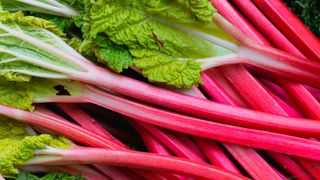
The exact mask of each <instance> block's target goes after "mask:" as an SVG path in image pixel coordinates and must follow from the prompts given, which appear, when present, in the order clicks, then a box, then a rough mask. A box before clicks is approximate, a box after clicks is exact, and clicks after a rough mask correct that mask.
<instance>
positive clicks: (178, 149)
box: [139, 123, 205, 162]
mask: <svg viewBox="0 0 320 180" xmlns="http://www.w3.org/2000/svg"><path fill="white" fill-rule="evenodd" d="M139 124H140V126H142V127H143V128H144V129H145V130H147V131H148V132H149V133H150V134H152V135H153V136H154V137H156V138H157V139H158V140H159V141H160V142H162V143H163V144H165V145H166V147H167V148H168V149H170V150H171V151H172V152H173V153H175V154H176V155H177V156H178V157H182V158H186V159H190V160H193V161H197V162H205V160H204V159H202V157H201V156H199V155H198V154H197V153H194V152H193V151H192V150H191V149H190V148H189V147H187V146H186V145H185V144H184V143H183V142H182V141H180V140H179V139H178V138H176V137H175V136H173V135H172V134H170V133H169V132H166V131H165V130H162V129H159V128H157V127H154V126H151V125H149V124H145V123H139Z"/></svg>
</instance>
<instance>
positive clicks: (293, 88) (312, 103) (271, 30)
mask: <svg viewBox="0 0 320 180" xmlns="http://www.w3.org/2000/svg"><path fill="white" fill-rule="evenodd" d="M234 2H235V3H236V5H237V6H238V7H240V9H241V10H242V11H243V12H244V14H246V15H247V17H248V18H249V19H250V20H251V21H252V22H253V23H254V24H255V26H256V27H257V28H259V30H260V31H261V32H262V33H263V34H264V35H265V36H266V37H268V38H269V39H270V40H271V41H272V43H273V44H275V46H277V47H278V48H280V49H283V50H285V51H287V52H289V53H291V54H294V55H296V56H299V57H304V56H303V55H302V53H301V52H300V51H299V50H298V49H297V48H295V46H294V45H292V44H291V42H290V41H289V40H287V38H286V37H285V36H284V35H283V34H282V33H281V32H280V31H279V30H278V29H277V28H276V27H275V26H274V25H273V24H272V23H271V22H270V21H269V20H268V19H267V18H266V17H265V16H264V14H263V13H261V12H260V10H259V9H258V8H257V7H256V6H255V5H254V4H253V3H252V2H251V1H248V0H244V1H239V0H234ZM277 2H279V1H277ZM277 2H276V1H272V3H277ZM258 4H263V2H262V1H259V3H258ZM280 4H281V2H280ZM279 10H280V11H282V9H279ZM285 10H287V8H284V11H285ZM278 15H280V16H281V14H278ZM286 19H287V17H286ZM246 24H248V23H246ZM246 24H245V25H246ZM248 26H250V24H248ZM252 33H258V32H251V34H252ZM247 34H250V32H249V33H248V32H247ZM257 40H259V41H261V42H263V43H264V44H267V45H268V42H266V41H264V39H259V38H257ZM318 58H319V57H318ZM280 84H281V85H282V86H283V87H285V88H286V89H287V91H288V92H289V93H290V95H291V96H293V97H294V99H295V100H296V102H297V103H298V104H299V106H300V107H301V108H302V110H304V112H305V113H306V114H307V115H308V117H311V118H315V119H319V118H320V111H319V110H320V103H319V102H318V101H317V100H316V99H315V98H314V97H313V96H312V94H311V93H309V92H308V91H307V89H306V88H305V87H304V86H303V85H300V84H295V83H290V82H285V81H280ZM282 108H284V107H282ZM283 115H288V113H286V114H283ZM289 115H290V114H289ZM291 115H292V114H291ZM303 162H304V161H303ZM302 165H303V166H304V167H305V165H304V164H303V163H302ZM289 169H290V167H289ZM291 169H292V168H291ZM299 174H301V173H299ZM299 174H297V173H296V174H294V175H296V176H299Z"/></svg>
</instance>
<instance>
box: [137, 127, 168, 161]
mask: <svg viewBox="0 0 320 180" xmlns="http://www.w3.org/2000/svg"><path fill="white" fill-rule="evenodd" d="M132 124H133V123H132ZM133 126H134V128H135V129H136V130H137V131H138V133H139V135H140V136H141V139H142V140H143V142H144V144H145V146H146V148H148V150H149V152H153V153H157V154H161V155H167V156H169V155H172V153H171V152H170V151H169V150H168V149H167V148H166V147H165V146H164V145H163V144H162V143H161V142H159V141H158V140H157V139H156V138H155V137H153V136H152V135H151V134H150V133H149V132H148V131H147V130H145V129H144V128H143V127H141V126H140V125H139V124H138V123H134V125H133Z"/></svg>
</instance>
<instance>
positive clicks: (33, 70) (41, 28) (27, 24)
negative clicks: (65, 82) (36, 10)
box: [0, 12, 79, 81]
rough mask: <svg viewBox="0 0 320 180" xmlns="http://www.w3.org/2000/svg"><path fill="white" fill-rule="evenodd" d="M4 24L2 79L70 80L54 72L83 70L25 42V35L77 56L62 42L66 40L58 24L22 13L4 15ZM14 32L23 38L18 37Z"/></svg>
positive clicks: (0, 17)
mask: <svg viewBox="0 0 320 180" xmlns="http://www.w3.org/2000/svg"><path fill="white" fill-rule="evenodd" d="M0 22H1V23H0V26H1V27H0V75H3V76H5V77H6V78H8V79H10V80H17V81H23V80H28V78H27V77H26V75H27V76H38V77H46V78H66V76H65V75H63V74H62V73H58V72H56V71H55V70H52V69H58V70H59V71H60V70H61V69H62V70H79V68H78V67H77V66H75V65H73V64H72V63H70V62H69V61H66V60H65V59H63V58H61V57H57V56H56V54H54V53H51V52H49V51H48V50H46V49H42V48H41V47H39V46H35V45H33V44H31V43H29V42H28V41H26V40H25V39H22V38H21V35H29V36H31V37H34V38H36V40H40V41H42V42H44V43H47V44H50V45H52V46H54V47H56V48H58V49H60V50H61V51H62V52H65V53H68V54H72V53H74V54H75V53H76V52H75V50H73V49H72V48H71V47H70V46H68V45H67V44H66V43H65V42H64V41H63V39H61V38H60V37H64V34H63V33H62V32H61V31H60V30H59V29H58V28H57V27H56V26H55V25H54V23H52V22H50V21H46V20H44V19H41V18H37V17H33V16H24V15H23V14H22V13H8V12H0ZM11 31H16V32H18V33H20V34H21V35H15V36H14V35H12V33H11ZM58 36H60V37H58ZM17 74H24V76H22V75H17Z"/></svg>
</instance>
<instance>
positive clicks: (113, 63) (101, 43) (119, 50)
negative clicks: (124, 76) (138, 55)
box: [93, 36, 133, 72]
mask: <svg viewBox="0 0 320 180" xmlns="http://www.w3.org/2000/svg"><path fill="white" fill-rule="evenodd" d="M94 43H95V46H94V48H93V51H94V54H95V56H96V57H97V60H98V61H99V62H101V63H105V64H107V65H108V66H109V67H110V68H111V69H112V70H114V71H116V72H122V70H123V69H127V68H128V67H129V66H131V65H132V64H133V62H132V61H133V58H132V56H131V54H130V52H129V50H128V49H127V48H126V47H123V46H119V45H117V44H115V43H114V42H112V41H110V40H109V39H107V38H105V37H103V36H97V37H96V40H95V42H94Z"/></svg>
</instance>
